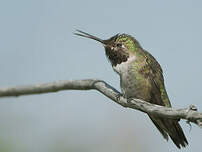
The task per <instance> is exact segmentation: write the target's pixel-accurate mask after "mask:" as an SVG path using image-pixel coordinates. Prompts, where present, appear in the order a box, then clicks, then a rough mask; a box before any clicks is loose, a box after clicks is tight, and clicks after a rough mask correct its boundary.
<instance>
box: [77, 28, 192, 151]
mask: <svg viewBox="0 0 202 152" xmlns="http://www.w3.org/2000/svg"><path fill="white" fill-rule="evenodd" d="M76 31H77V32H76V33H74V34H75V35H78V36H81V37H86V38H89V39H93V40H96V41H98V42H100V43H102V44H103V46H104V48H105V54H106V56H107V58H108V60H109V61H110V63H111V65H112V68H113V70H114V71H115V72H116V73H117V74H118V75H119V76H120V87H121V92H122V95H123V97H124V98H126V99H131V98H137V99H142V100H144V101H146V102H149V103H152V104H156V105H160V106H166V107H171V103H170V100H169V97H168V94H167V92H166V89H165V84H164V78H163V71H162V68H161V66H160V64H159V63H158V62H157V60H156V59H155V58H154V57H153V56H152V55H151V54H150V53H149V52H148V51H146V50H144V49H143V48H142V46H141V45H140V43H139V42H138V41H137V40H136V39H135V38H134V37H132V36H131V35H128V34H116V35H115V36H112V37H111V38H109V39H106V40H103V39H100V38H98V37H96V36H93V35H91V34H88V33H86V32H83V31H80V30H76ZM148 116H149V118H150V119H151V121H152V122H153V123H154V125H155V126H156V128H157V129H158V130H159V132H160V133H161V134H162V136H163V137H164V138H165V139H166V140H167V141H168V137H169V136H170V138H171V139H172V141H173V142H174V144H175V145H176V146H177V147H178V148H179V149H180V148H181V147H185V146H187V145H188V142H187V139H186V137H185V135H184V133H183V130H182V128H181V126H180V124H179V123H178V121H179V120H176V119H168V118H162V117H158V116H153V115H151V114H148Z"/></svg>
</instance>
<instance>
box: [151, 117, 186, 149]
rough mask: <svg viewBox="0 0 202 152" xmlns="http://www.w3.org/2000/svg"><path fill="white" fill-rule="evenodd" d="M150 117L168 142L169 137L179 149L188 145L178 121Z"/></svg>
mask: <svg viewBox="0 0 202 152" xmlns="http://www.w3.org/2000/svg"><path fill="white" fill-rule="evenodd" d="M149 117H150V119H151V120H152V122H153V123H154V124H155V126H156V127H157V129H158V130H159V131H160V133H161V134H162V135H163V137H164V138H165V139H166V140H168V135H169V136H170V138H171V139H172V141H173V142H174V143H175V145H176V146H177V147H178V148H179V149H180V148H181V147H186V146H187V145H188V142H187V139H186V137H185V135H184V133H183V130H182V128H181V126H180V125H179V123H178V121H177V120H172V119H164V118H159V117H158V118H156V117H153V116H149Z"/></svg>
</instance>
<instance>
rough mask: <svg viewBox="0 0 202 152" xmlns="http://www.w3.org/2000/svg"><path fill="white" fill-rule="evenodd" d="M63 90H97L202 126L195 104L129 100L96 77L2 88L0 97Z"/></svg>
mask: <svg viewBox="0 0 202 152" xmlns="http://www.w3.org/2000/svg"><path fill="white" fill-rule="evenodd" d="M62 90H97V91H99V92H101V93H102V94H104V95H105V96H107V97H108V98H110V99H112V100H113V101H115V102H116V103H118V104H119V105H121V106H123V107H126V108H132V109H137V110H140V111H142V112H145V113H148V114H152V115H155V116H159V117H164V118H170V119H186V120H188V121H189V122H192V123H195V124H197V125H198V126H200V127H201V128H202V113H200V112H198V111H197V108H196V107H195V106H193V105H191V106H189V107H188V108H184V109H174V108H167V107H163V106H159V105H154V104H150V103H148V102H146V101H143V100H140V99H130V100H127V99H125V98H124V97H122V96H121V94H120V92H118V91H117V90H116V89H114V88H113V87H112V86H110V85H109V84H107V83H106V82H104V81H102V80H96V79H86V80H66V81H57V82H51V83H42V84H37V85H26V86H16V87H8V88H0V97H12V96H14V97H17V96H21V95H30V94H41V93H50V92H57V91H62Z"/></svg>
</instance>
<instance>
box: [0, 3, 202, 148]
mask: <svg viewBox="0 0 202 152" xmlns="http://www.w3.org/2000/svg"><path fill="white" fill-rule="evenodd" d="M201 15H202V2H201V1H199V0H196V1H191V0H178V1H176V0H170V1H161V0H152V1H149V0H141V1H140V0H139V1H138V0H125V1H108V0H102V1H95V0H85V1H78V0H4V1H3V0H2V1H0V69H1V72H0V86H1V87H6V86H14V85H22V84H35V83H41V82H51V81H56V80H70V79H85V78H99V79H103V80H105V81H107V82H108V83H110V84H111V85H113V86H114V87H116V88H117V89H119V78H118V76H117V75H116V74H115V73H114V72H113V70H112V68H111V66H110V64H109V63H108V62H107V60H106V58H105V55H104V49H103V47H102V45H100V44H98V43H97V42H94V41H92V40H87V39H84V38H79V37H77V36H74V35H73V32H74V31H75V29H81V30H84V31H86V32H89V33H91V34H94V35H96V36H99V37H100V38H104V39H105V38H109V37H110V36H113V35H114V34H117V33H123V32H124V33H128V34H131V35H133V36H135V37H136V38H137V39H138V40H139V42H140V43H141V45H142V46H143V47H144V48H145V49H147V50H148V51H149V52H151V54H153V55H154V56H155V57H156V59H157V60H158V61H159V62H160V64H161V65H162V68H163V70H164V76H165V82H166V86H167V91H168V94H169V96H170V99H171V102H172V105H173V106H174V107H175V108H184V107H187V106H189V105H190V104H194V105H196V106H197V107H198V109H199V110H200V111H202V101H201V100H202V95H201V83H202V68H201V66H202V61H201V56H202V53H201V52H202V45H201V44H202V43H201V39H202V37H201V35H202V29H201V28H202V20H201ZM181 124H182V127H183V129H184V131H185V134H186V136H187V139H188V141H189V147H188V148H186V149H182V150H181V152H190V151H193V152H197V151H198V152H199V151H202V146H201V140H202V129H200V128H199V127H197V126H195V125H192V130H191V131H189V129H190V128H189V125H187V124H186V123H185V121H181ZM0 151H1V152H4V151H6V152H28V151H29V152H55V151H57V152H64V151H76V152H95V151H96V152H123V151H125V152H134V151H142V152H143V151H144V152H150V151H155V152H162V151H164V152H165V151H169V152H171V151H172V152H174V151H178V149H177V148H176V147H175V145H174V144H173V143H172V142H171V141H169V142H166V141H165V140H164V139H163V138H162V137H161V135H160V134H159V132H158V131H157V129H156V128H155V127H154V125H153V124H152V123H151V121H150V120H149V119H148V117H147V116H146V115H145V114H143V113H141V112H138V111H136V110H132V109H125V108H123V107H120V106H119V105H117V104H115V103H114V102H112V101H110V99H108V98H106V97H105V96H103V95H102V94H100V93H98V92H97V91H63V92H59V93H50V94H44V95H31V96H25V97H19V98H1V99H0Z"/></svg>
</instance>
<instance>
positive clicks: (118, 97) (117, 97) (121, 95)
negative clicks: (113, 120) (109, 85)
mask: <svg viewBox="0 0 202 152" xmlns="http://www.w3.org/2000/svg"><path fill="white" fill-rule="evenodd" d="M121 97H123V94H121V93H120V94H117V95H116V101H120V99H121Z"/></svg>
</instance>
